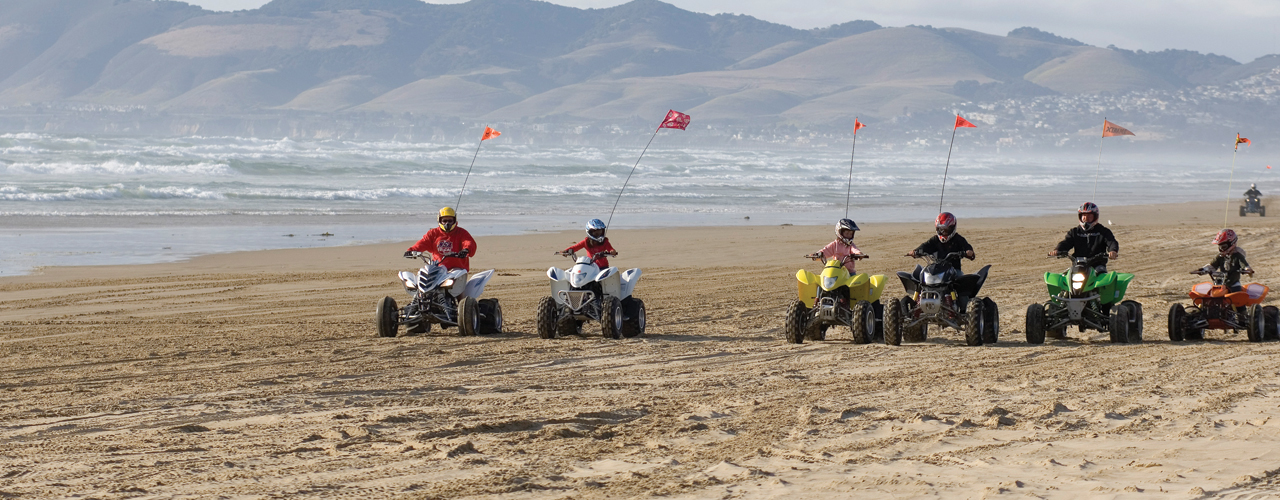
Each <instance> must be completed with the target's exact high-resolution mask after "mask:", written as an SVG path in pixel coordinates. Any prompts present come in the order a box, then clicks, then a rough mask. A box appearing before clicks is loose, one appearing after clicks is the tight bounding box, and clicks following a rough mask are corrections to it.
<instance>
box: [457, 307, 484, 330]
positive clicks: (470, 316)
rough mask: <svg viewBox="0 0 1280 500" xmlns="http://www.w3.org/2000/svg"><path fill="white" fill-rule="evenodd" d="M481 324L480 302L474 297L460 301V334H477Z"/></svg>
mask: <svg viewBox="0 0 1280 500" xmlns="http://www.w3.org/2000/svg"><path fill="white" fill-rule="evenodd" d="M479 325H480V303H478V302H476V299H475V298H474V297H467V298H465V299H462V302H459V303H458V335H459V336H462V337H470V336H473V335H475V334H476V328H477V327H478V326H479Z"/></svg>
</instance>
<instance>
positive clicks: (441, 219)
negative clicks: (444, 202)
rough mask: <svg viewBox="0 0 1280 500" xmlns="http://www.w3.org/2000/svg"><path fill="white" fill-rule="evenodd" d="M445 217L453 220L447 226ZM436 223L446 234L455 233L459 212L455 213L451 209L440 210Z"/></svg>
mask: <svg viewBox="0 0 1280 500" xmlns="http://www.w3.org/2000/svg"><path fill="white" fill-rule="evenodd" d="M445 217H451V218H453V220H452V221H450V222H449V223H447V224H446V223H445V222H444V218H445ZM436 222H439V223H440V230H442V231H444V232H446V233H447V232H449V231H453V228H455V227H458V212H455V211H454V210H453V209H452V208H450V207H444V208H442V209H440V215H439V216H438V217H436Z"/></svg>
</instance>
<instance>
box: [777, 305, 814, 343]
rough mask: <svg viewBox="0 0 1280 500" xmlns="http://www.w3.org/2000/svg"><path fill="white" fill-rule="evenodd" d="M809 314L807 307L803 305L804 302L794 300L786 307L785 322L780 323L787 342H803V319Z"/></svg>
mask: <svg viewBox="0 0 1280 500" xmlns="http://www.w3.org/2000/svg"><path fill="white" fill-rule="evenodd" d="M808 316H809V308H807V307H805V306H804V302H800V301H798V300H797V301H794V302H792V303H791V306H790V307H788V308H787V319H786V323H784V324H783V325H782V333H783V335H785V336H786V338H787V342H789V343H792V344H803V343H804V327H805V319H806V318H807V317H808Z"/></svg>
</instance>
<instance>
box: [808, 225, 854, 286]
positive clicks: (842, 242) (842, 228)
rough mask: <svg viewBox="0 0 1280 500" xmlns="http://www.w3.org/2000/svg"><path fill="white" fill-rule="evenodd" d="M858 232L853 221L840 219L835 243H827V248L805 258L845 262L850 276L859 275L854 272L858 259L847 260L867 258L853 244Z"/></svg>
mask: <svg viewBox="0 0 1280 500" xmlns="http://www.w3.org/2000/svg"><path fill="white" fill-rule="evenodd" d="M856 231H858V225H857V224H855V223H854V222H853V220H852V219H840V222H837V223H836V239H835V241H832V242H831V243H827V246H825V247H822V250H818V251H817V252H814V253H812V254H809V255H806V256H805V257H808V258H810V259H813V260H819V259H837V260H844V267H845V269H848V270H849V274H857V271H855V270H854V265H855V264H856V262H857V261H858V259H856V258H855V259H847V260H845V257H848V256H850V255H857V256H861V257H867V254H865V253H862V250H859V249H858V246H857V245H854V244H853V235H854V233H855V232H856Z"/></svg>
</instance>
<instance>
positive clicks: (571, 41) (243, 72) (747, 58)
mask: <svg viewBox="0 0 1280 500" xmlns="http://www.w3.org/2000/svg"><path fill="white" fill-rule="evenodd" d="M1278 66H1280V58H1277V57H1275V56H1268V57H1264V58H1260V59H1259V60H1257V61H1254V62H1251V63H1249V64H1243V65H1242V64H1240V63H1238V62H1236V61H1233V60H1231V59H1229V58H1226V57H1222V56H1216V55H1212V54H1209V55H1205V54H1200V53H1197V52H1191V51H1183V50H1166V51H1161V52H1143V51H1136V52H1135V51H1128V50H1124V49H1120V48H1116V47H1107V48H1101V47H1092V46H1088V45H1085V44H1083V43H1081V42H1079V41H1077V40H1074V39H1070V38H1065V37H1062V36H1058V35H1055V34H1052V33H1047V32H1044V31H1041V30H1038V29H1035V28H1031V27H1024V28H1019V29H1016V30H1013V31H1011V32H1010V33H1008V35H1007V36H998V35H991V34H985V33H979V32H975V31H970V30H965V29H959V28H934V27H930V26H908V27H901V28H885V27H881V26H880V25H878V24H876V23H874V22H872V21H852V22H847V23H843V24H836V25H832V26H830V27H827V28H821V29H813V30H799V29H795V28H791V27H788V26H784V25H780V24H775V23H769V22H766V21H762V20H759V19H756V18H753V17H750V16H741V15H730V14H719V15H707V14H700V13H695V12H689V11H685V10H682V9H679V8H676V7H674V6H672V5H670V4H666V3H663V2H660V1H658V0H633V1H631V2H629V3H626V4H622V5H619V6H616V7H611V8H607V9H576V8H570V7H563V6H558V5H554V4H551V3H547V2H541V1H536V0H471V1H470V2H467V3H463V4H451V5H438V4H427V3H424V2H421V1H418V0H274V1H272V2H271V3H268V4H267V5H265V6H263V7H261V8H259V9H256V10H250V11H239V12H230V13H228V12H210V11H205V10H202V9H200V8H198V7H193V6H190V5H187V4H185V3H181V2H175V1H169V0H41V1H39V2H34V1H30V2H29V1H12V2H4V3H0V105H8V106H16V105H25V104H31V103H50V102H72V103H85V104H94V105H110V106H144V107H146V108H149V109H154V110H161V111H170V112H177V113H206V114H213V115H220V114H237V113H249V112H302V113H393V114H403V113H411V114H414V115H423V116H440V117H458V118H467V119H477V118H485V119H506V120H525V119H560V118H562V119H570V120H626V119H631V118H632V117H636V116H645V117H651V116H655V115H659V114H661V113H663V112H665V111H666V110H667V109H670V108H679V109H683V110H685V111H688V112H690V113H697V115H698V117H699V119H700V120H723V121H728V122H742V121H762V120H763V121H775V122H805V121H809V122H825V121H832V120H839V119H842V118H844V117H846V116H847V115H848V114H849V113H851V112H854V111H855V110H856V112H859V113H862V114H863V116H875V117H883V118H887V117H892V116H898V115H903V114H907V113H911V112H913V111H916V110H925V109H931V108H938V107H944V106H948V105H953V104H956V103H960V102H964V101H968V100H977V99H981V100H996V99H1003V98H1020V97H1029V96H1037V95H1053V94H1059V95H1074V94H1092V93H1103V92H1125V91H1133V90H1144V89H1153V90H1170V89H1180V88H1188V87H1192V86H1196V85H1204V84H1223V83H1229V82H1231V81H1236V80H1240V79H1244V78H1249V77H1251V76H1256V75H1259V74H1265V73H1267V72H1269V71H1270V70H1271V69H1273V68H1275V67H1278Z"/></svg>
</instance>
